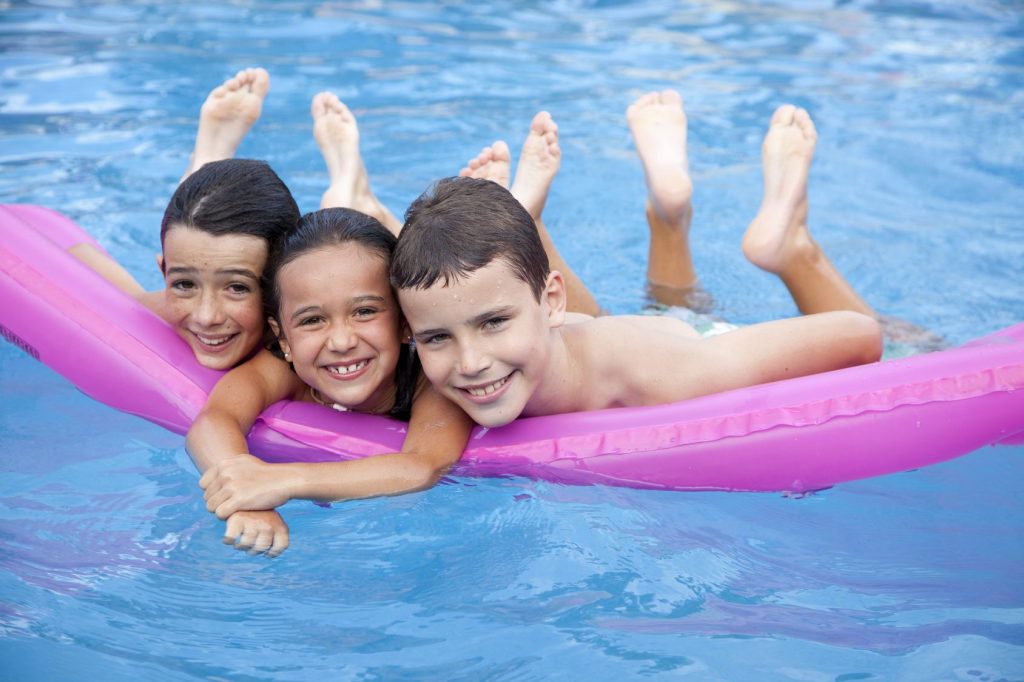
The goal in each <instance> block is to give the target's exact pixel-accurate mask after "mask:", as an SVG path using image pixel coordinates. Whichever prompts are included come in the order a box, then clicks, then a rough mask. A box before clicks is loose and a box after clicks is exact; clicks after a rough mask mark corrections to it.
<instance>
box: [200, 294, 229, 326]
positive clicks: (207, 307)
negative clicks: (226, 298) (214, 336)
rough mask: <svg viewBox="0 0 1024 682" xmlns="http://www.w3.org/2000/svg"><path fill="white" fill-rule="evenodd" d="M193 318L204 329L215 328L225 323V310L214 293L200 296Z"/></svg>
mask: <svg viewBox="0 0 1024 682" xmlns="http://www.w3.org/2000/svg"><path fill="white" fill-rule="evenodd" d="M192 318H193V319H194V320H195V321H196V322H198V323H199V324H201V325H202V326H204V327H213V326H215V325H218V324H220V323H221V322H223V321H224V316H223V310H222V309H221V306H220V304H219V303H218V301H217V297H216V296H215V295H214V294H213V293H212V292H208V291H207V292H203V293H202V294H200V295H199V301H198V302H197V303H196V307H195V309H194V310H193V311H192Z"/></svg>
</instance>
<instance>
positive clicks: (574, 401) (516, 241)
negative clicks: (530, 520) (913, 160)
mask: <svg viewBox="0 0 1024 682" xmlns="http://www.w3.org/2000/svg"><path fill="white" fill-rule="evenodd" d="M798 113H799V112H798V111H797V110H795V109H794V108H792V107H783V108H780V110H779V111H778V112H776V116H775V117H774V118H773V124H772V128H771V129H770V130H769V133H768V136H766V140H765V146H764V150H765V173H766V178H765V182H766V195H765V202H764V204H763V205H762V210H761V212H760V213H759V215H758V218H757V219H755V221H754V223H753V224H752V226H751V229H750V230H748V233H747V238H746V239H745V250H747V253H748V256H749V255H750V254H751V253H754V254H757V257H759V258H763V263H764V264H765V265H767V266H769V267H772V268H778V270H779V271H780V272H779V274H780V276H783V274H782V271H785V272H786V275H785V276H784V281H787V279H786V277H790V274H789V273H790V270H789V267H790V265H789V264H790V263H791V262H792V261H793V256H794V254H798V256H801V257H802V254H803V252H802V251H800V249H797V248H795V247H803V246H807V242H809V241H810V238H809V234H808V233H807V232H806V225H805V223H804V218H805V217H806V175H807V169H808V167H809V165H810V158H811V155H812V153H813V146H814V139H815V137H814V131H813V124H811V123H810V118H809V117H807V116H806V112H803V113H800V115H797V114H798ZM680 119H681V121H680ZM630 121H631V125H632V128H633V132H634V137H635V138H637V145H638V149H640V150H641V158H642V159H643V160H644V164H645V170H646V171H647V175H648V186H649V189H650V204H651V206H650V208H649V211H648V215H649V218H650V220H651V227H652V233H653V232H654V229H655V228H656V227H664V228H666V229H665V230H663V231H662V234H661V236H662V237H665V238H666V239H667V240H669V241H670V243H674V244H676V245H677V246H680V245H681V244H683V243H685V241H686V233H685V229H686V228H688V226H689V217H690V215H692V209H691V208H690V204H689V195H690V186H689V176H688V173H687V172H686V168H685V161H686V158H685V117H682V106H681V100H679V99H678V95H676V96H675V97H673V96H672V94H666V93H661V94H660V95H653V96H648V97H647V98H646V99H645V98H641V100H640V101H638V102H637V103H636V104H635V105H634V108H631V112H630ZM680 122H681V123H682V125H681V126H680ZM658 128H661V129H662V133H661V137H664V136H665V134H666V133H665V132H664V131H665V130H667V131H674V132H675V134H676V136H677V139H676V142H677V144H676V145H675V147H674V149H675V151H674V152H672V151H670V149H672V148H673V147H672V145H668V144H664V141H662V142H661V143H659V144H658V145H654V144H652V142H651V141H653V140H654V139H656V138H657V137H659V135H658V134H657V133H656V132H655V131H656V130H657V129H658ZM648 133H650V134H649V135H648ZM680 133H681V135H680ZM680 145H682V147H681V148H682V153H680V152H679V148H680ZM659 146H660V147H663V149H662V150H660V151H659V149H658V147H659ZM780 228H781V234H780ZM769 237H771V239H769ZM810 244H811V245H812V246H814V245H813V242H810ZM652 249H653V247H652ZM680 253H682V254H683V255H682V256H680ZM675 254H676V257H677V263H676V265H677V266H683V267H684V270H685V265H686V264H687V263H688V262H689V252H688V249H681V248H677V249H676V251H675ZM816 255H817V256H818V257H816V258H809V259H808V261H807V265H808V267H802V266H801V267H800V268H797V270H796V272H797V274H796V275H794V276H793V277H790V280H792V281H794V286H795V287H796V288H798V289H801V294H807V295H808V296H809V300H810V302H811V305H812V306H819V305H820V306H823V307H825V308H826V309H827V306H829V305H832V304H836V307H835V308H833V310H838V311H836V312H823V313H818V314H812V315H808V316H805V317H801V318H795V319H791V320H781V321H775V322H768V323H763V324H759V325H753V326H750V327H746V328H744V329H739V330H736V331H733V332H730V333H728V334H723V335H720V336H716V337H711V338H707V339H701V338H699V336H698V335H697V334H696V333H695V332H694V331H693V330H692V328H690V327H689V326H688V325H686V324H684V323H682V322H681V321H679V320H673V319H668V318H658V317H640V316H618V317H605V318H598V319H590V320H583V321H578V322H576V321H574V322H572V323H569V324H566V323H565V322H566V318H565V301H566V290H565V284H564V281H563V278H562V276H561V274H560V273H559V272H557V271H549V269H548V262H547V257H546V256H545V254H544V249H543V246H542V243H541V240H540V238H539V236H538V234H537V229H536V227H535V226H534V225H533V221H532V219H531V218H530V216H529V214H528V213H527V212H526V211H525V210H524V209H523V208H522V206H521V205H520V204H519V203H518V202H517V201H515V199H514V198H513V197H512V196H511V194H509V193H508V192H507V191H506V190H504V189H503V188H501V187H499V186H498V185H496V184H494V183H492V182H486V181H483V180H480V179H476V178H453V179H448V180H444V181H441V182H440V183H438V184H437V185H436V186H435V187H433V188H432V189H431V190H428V192H427V193H425V194H424V195H423V196H421V197H420V198H419V199H418V200H417V201H416V202H414V203H413V205H412V206H411V207H410V209H409V211H408V213H407V215H406V225H405V228H404V229H403V233H402V238H401V240H400V241H399V246H398V248H397V249H396V253H395V257H394V260H393V264H392V271H391V277H392V283H393V284H394V286H395V288H396V289H397V290H398V292H399V299H400V301H401V304H402V308H403V311H404V312H405V314H406V317H407V319H408V321H409V324H410V326H411V328H412V330H413V332H414V337H415V339H416V343H417V349H418V353H419V356H420V359H421V362H422V363H423V370H424V373H425V374H426V375H427V377H428V378H429V379H430V381H431V383H433V384H434V386H435V387H436V388H437V390H438V391H440V392H441V393H442V394H444V395H445V396H447V397H448V398H449V399H451V400H452V401H453V402H454V403H455V404H457V405H459V406H461V407H462V408H463V409H464V410H466V412H467V414H469V415H470V416H471V417H472V418H473V420H474V421H476V422H477V423H478V424H481V425H484V426H500V425H503V424H507V423H509V422H511V421H512V420H514V419H516V418H517V417H519V416H520V415H524V416H536V415H544V414H557V413H562V412H573V411H581V410H593V409H603V408H607V407H617V406H632V405H651V404H658V403H664V402H672V401H677V400H684V399H687V398H692V397H697V396H700V395H705V394H709V393H715V392H719V391H725V390H729V389H732V388H740V387H744V386H749V385H752V384H757V383H764V382H768V381H775V380H779V379H785V378H789V377H795V376H801V375H805V374H812V373H816V372H822V371H827V370H831V369H838V368H841V367H847V366H851V365H856V364H862V363H866V362H873V361H875V360H877V359H878V358H879V356H880V354H881V335H880V332H879V326H878V323H877V322H876V321H875V320H874V319H873V318H872V317H870V316H869V315H866V314H864V313H865V312H867V310H869V309H866V306H865V308H862V309H860V310H861V312H852V311H850V310H849V309H848V308H850V307H854V305H852V304H850V302H849V301H845V302H844V301H842V300H841V299H842V297H841V296H840V297H838V298H837V297H836V296H834V294H836V293H837V292H836V289H837V288H836V287H832V289H831V290H830V291H829V292H827V293H828V295H827V296H825V297H824V302H822V300H820V297H819V298H815V296H814V295H813V292H810V293H809V292H804V291H802V287H804V286H807V287H809V288H812V289H813V288H814V287H816V286H819V285H822V284H823V283H824V284H828V283H829V282H830V281H832V280H830V279H829V277H832V274H831V273H834V269H831V270H828V269H825V270H820V269H816V268H818V267H819V266H820V263H821V259H822V258H823V254H820V250H818V253H817V254H816ZM667 270H668V272H667V273H666V274H670V275H672V276H673V277H675V279H674V280H670V281H668V282H659V281H658V279H657V277H658V276H659V275H660V274H662V273H663V272H664V269H663V268H662V264H661V263H657V262H652V271H651V279H652V282H654V283H655V284H658V283H664V284H668V285H670V286H672V287H674V288H678V289H685V288H687V287H692V285H693V284H695V282H696V278H695V277H694V276H693V272H692V265H691V267H690V271H689V272H685V271H684V272H682V273H679V272H677V271H676V270H675V269H672V268H668V269H667ZM822 273H824V276H822ZM680 275H681V276H680ZM835 276H836V277H838V275H837V274H836V275H835ZM840 279H841V278H840ZM789 283H790V282H789V281H787V284H789ZM850 291H851V293H852V290H850ZM839 293H840V294H841V293H842V289H841V288H839ZM799 300H800V299H799V297H798V302H799ZM857 300H859V299H857ZM854 303H855V302H854ZM802 307H803V306H802ZM854 309H855V310H856V308H854Z"/></svg>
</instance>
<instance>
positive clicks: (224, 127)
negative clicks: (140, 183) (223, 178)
mask: <svg viewBox="0 0 1024 682" xmlns="http://www.w3.org/2000/svg"><path fill="white" fill-rule="evenodd" d="M269 89H270V75H269V74H267V72H266V71H265V70H264V69H245V70H244V71H239V72H238V73H237V74H235V75H234V77H233V78H229V79H227V80H226V81H224V83H223V84H222V85H219V86H218V87H216V88H214V89H213V90H211V91H210V94H209V95H208V96H207V98H206V101H205V102H203V107H202V109H200V110H199V131H198V132H197V133H196V146H195V149H194V150H193V152H192V156H191V158H190V160H189V166H188V168H187V169H186V170H185V175H184V176H182V179H183V180H184V179H185V178H187V177H188V176H189V175H191V174H192V173H193V172H194V171H195V170H196V169H198V168H200V167H201V166H202V165H203V164H204V163H209V162H210V161H220V160H222V159H230V158H231V157H233V156H234V155H235V150H236V149H238V145H239V144H241V142H242V139H243V138H244V137H245V135H246V133H248V132H249V129H250V128H252V125H253V123H255V122H256V119H258V118H259V117H260V111H262V109H263V98H264V97H266V95H267V91H268V90H269Z"/></svg>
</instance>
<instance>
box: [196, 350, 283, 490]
mask: <svg viewBox="0 0 1024 682" xmlns="http://www.w3.org/2000/svg"><path fill="white" fill-rule="evenodd" d="M301 388H302V381H301V380H300V379H299V378H298V377H297V376H295V374H294V373H293V372H292V371H291V368H289V367H288V365H287V364H285V363H284V362H283V361H282V360H279V359H277V358H276V357H274V356H273V355H272V354H271V353H270V352H269V351H260V352H259V353H258V354H257V355H256V357H254V358H252V359H251V360H249V361H248V362H246V363H244V364H242V365H239V366H238V367H236V368H235V369H233V370H231V371H230V372H228V373H227V374H225V375H224V376H223V377H222V378H221V379H220V381H218V382H217V385H216V386H214V388H213V391H212V392H211V393H210V397H209V398H208V399H207V401H206V405H205V406H204V407H203V410H202V411H201V412H200V413H199V416H198V417H196V420H195V421H194V422H193V423H192V427H191V428H190V429H189V430H188V435H187V436H186V438H185V446H186V448H187V449H188V451H189V454H190V455H192V460H193V461H194V462H195V463H196V467H198V468H199V471H201V472H205V471H206V470H207V469H209V468H210V467H211V466H213V465H214V464H216V463H218V462H220V461H222V460H225V459H227V458H229V457H233V456H234V455H238V454H241V453H248V452H249V445H248V444H247V443H246V441H245V435H246V434H247V433H249V429H251V428H252V425H253V423H255V421H256V418H257V417H259V415H260V412H262V411H263V410H265V409H266V408H267V407H269V406H271V405H273V404H274V403H276V402H277V401H279V400H284V399H285V398H290V397H294V396H295V395H296V393H297V392H298V391H299V390H300V389H301Z"/></svg>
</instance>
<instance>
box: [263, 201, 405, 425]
mask: <svg viewBox="0 0 1024 682" xmlns="http://www.w3.org/2000/svg"><path fill="white" fill-rule="evenodd" d="M396 241H397V239H396V238H395V235H393V234H391V232H389V231H388V229H387V228H386V227H384V226H383V225H381V224H380V222H379V221H378V220H377V219H375V218H371V217H370V216H368V215H366V214H365V213H360V212H359V211H353V210H352V209H348V208H325V209H321V210H319V211H313V212H312V213H307V214H306V215H304V216H302V218H300V219H299V221H298V223H296V224H295V226H294V227H293V229H292V230H290V231H289V232H288V233H287V234H285V235H284V236H283V237H282V238H281V239H280V240H278V242H277V243H276V245H275V246H274V249H273V250H272V251H271V252H270V257H269V258H268V259H267V266H266V268H264V270H263V306H264V310H265V312H266V314H267V316H268V317H273V318H274V319H275V320H280V319H281V315H280V310H279V308H280V304H281V289H280V286H279V284H278V273H279V272H281V268H283V267H284V266H285V265H287V264H288V263H291V262H292V261H294V260H295V259H297V258H299V257H300V256H302V255H303V254H305V253H309V252H310V251H316V250H317V249H322V248H325V247H330V246H340V245H342V244H348V243H350V242H351V243H355V244H359V245H360V246H362V247H363V248H365V249H367V250H368V251H369V252H370V253H372V254H373V255H375V256H377V257H378V258H380V259H381V262H383V263H384V265H385V266H387V265H389V264H390V262H391V256H392V254H393V253H394V251H395V243H396ZM395 305H396V306H397V305H398V302H397V299H396V301H395ZM269 348H270V351H271V352H272V353H273V354H274V355H276V356H277V357H279V358H281V359H284V353H282V352H281V347H280V345H279V344H278V342H277V340H276V339H274V342H273V343H272V344H270V346H269ZM419 374H420V363H419V358H418V356H417V355H416V354H415V353H414V352H412V351H411V349H410V348H409V345H408V344H402V347H401V348H400V350H399V354H398V366H397V368H396V370H395V386H396V390H395V406H394V407H393V408H392V409H391V411H390V412H389V413H388V414H389V415H390V416H391V417H394V418H395V419H403V420H406V421H407V420H408V419H409V415H410V414H411V412H412V401H413V398H414V397H415V391H416V382H417V380H418V378H419Z"/></svg>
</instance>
